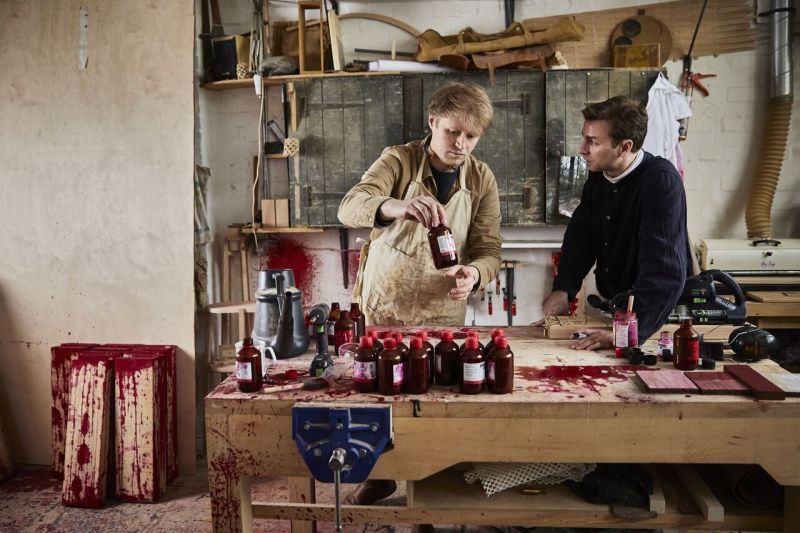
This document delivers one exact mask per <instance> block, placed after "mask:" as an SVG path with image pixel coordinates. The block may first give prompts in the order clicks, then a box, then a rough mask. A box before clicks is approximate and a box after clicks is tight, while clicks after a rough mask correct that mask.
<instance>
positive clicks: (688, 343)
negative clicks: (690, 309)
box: [672, 318, 700, 370]
mask: <svg viewBox="0 0 800 533" xmlns="http://www.w3.org/2000/svg"><path fill="white" fill-rule="evenodd" d="M672 344H673V349H674V350H675V354H674V359H673V360H672V364H674V365H675V367H676V368H678V369H679V370H694V369H696V368H697V363H698V362H699V361H700V336H699V335H698V334H697V332H696V331H695V330H694V328H693V327H692V319H691V318H682V319H681V327H679V328H678V329H676V330H675V334H674V335H673V337H672Z"/></svg>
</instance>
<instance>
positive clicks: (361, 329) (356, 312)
mask: <svg viewBox="0 0 800 533" xmlns="http://www.w3.org/2000/svg"><path fill="white" fill-rule="evenodd" d="M350 320H352V321H353V322H355V323H356V339H355V340H354V341H353V342H358V339H360V338H361V337H363V336H364V335H366V329H367V325H366V317H365V316H364V313H362V312H361V308H360V307H359V306H358V303H357V302H351V303H350Z"/></svg>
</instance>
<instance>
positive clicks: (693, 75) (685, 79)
mask: <svg viewBox="0 0 800 533" xmlns="http://www.w3.org/2000/svg"><path fill="white" fill-rule="evenodd" d="M716 77H717V75H716V74H700V73H697V72H685V71H684V73H683V74H682V75H681V90H682V91H684V94H686V91H687V89H689V90H691V89H693V88H695V87H697V90H698V91H700V92H701V93H703V96H708V95H709V91H708V88H707V87H706V86H705V85H703V84H702V83H700V80H702V79H704V78H716Z"/></svg>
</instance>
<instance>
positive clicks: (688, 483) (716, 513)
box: [674, 465, 725, 522]
mask: <svg viewBox="0 0 800 533" xmlns="http://www.w3.org/2000/svg"><path fill="white" fill-rule="evenodd" d="M674 469H675V473H676V474H678V477H679V478H680V480H681V482H682V483H683V485H684V486H685V487H686V490H687V491H688V492H689V495H690V496H691V497H692V499H693V500H694V502H695V503H696V504H697V506H698V507H699V508H700V510H701V511H702V512H703V516H705V517H706V520H708V521H709V522H722V521H724V520H725V508H724V507H723V506H722V504H721V503H720V502H719V500H718V499H717V497H716V496H714V493H713V492H711V489H710V488H708V485H706V483H705V482H704V481H703V478H701V477H700V475H699V474H698V473H697V470H695V469H694V467H693V466H691V465H675V466H674Z"/></svg>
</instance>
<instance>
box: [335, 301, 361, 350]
mask: <svg viewBox="0 0 800 533" xmlns="http://www.w3.org/2000/svg"><path fill="white" fill-rule="evenodd" d="M351 342H356V323H355V322H353V321H352V320H351V319H350V313H349V312H348V311H342V312H340V313H339V320H337V321H336V324H334V326H333V346H334V350H335V351H334V352H333V355H334V357H337V356H338V355H339V347H340V346H341V345H342V344H348V343H351Z"/></svg>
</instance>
